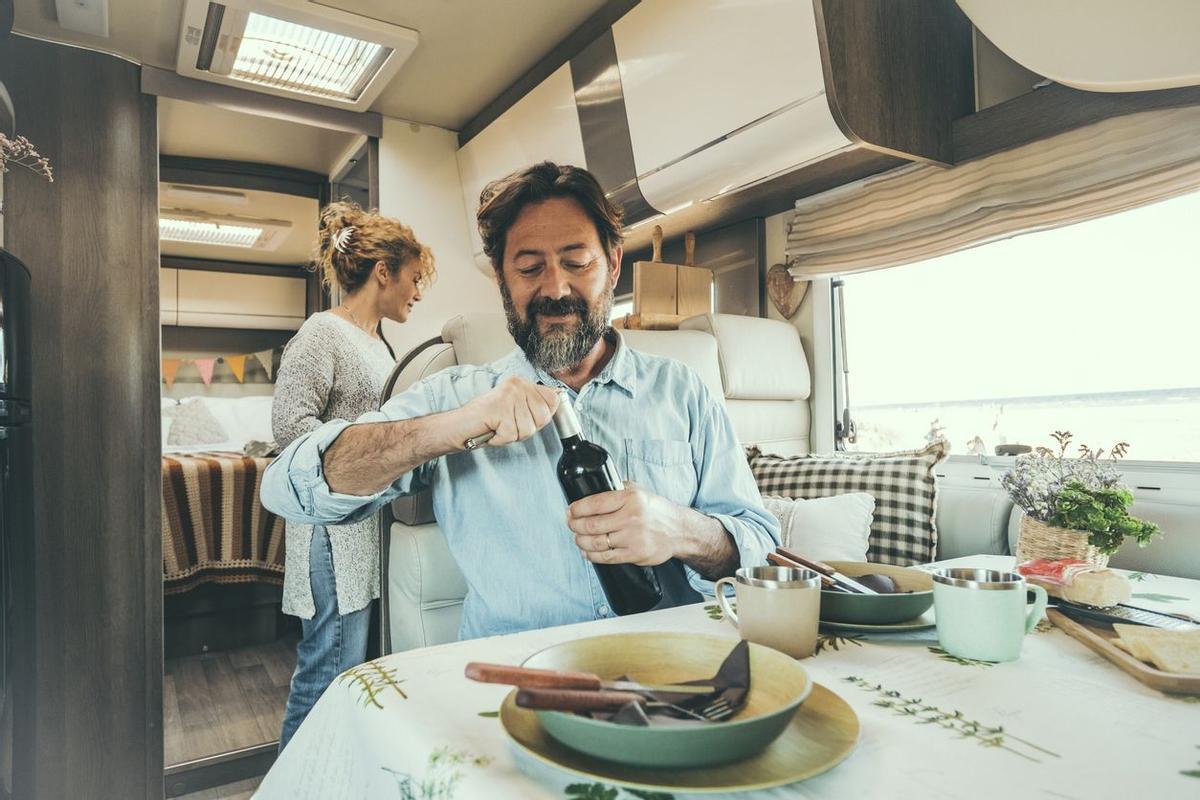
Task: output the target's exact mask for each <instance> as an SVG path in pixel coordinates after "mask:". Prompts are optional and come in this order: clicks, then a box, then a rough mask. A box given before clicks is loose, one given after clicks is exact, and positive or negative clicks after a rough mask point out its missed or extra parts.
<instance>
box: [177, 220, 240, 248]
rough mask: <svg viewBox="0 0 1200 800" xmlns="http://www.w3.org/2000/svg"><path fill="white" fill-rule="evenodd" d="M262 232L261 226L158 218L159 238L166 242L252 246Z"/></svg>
mask: <svg viewBox="0 0 1200 800" xmlns="http://www.w3.org/2000/svg"><path fill="white" fill-rule="evenodd" d="M262 234H263V229H262V228H256V227H253V226H251V225H233V224H229V223H222V222H203V221H199V220H193V219H171V218H170V217H160V218H159V220H158V235H159V238H160V239H162V240H163V241H166V242H188V243H190V244H215V245H221V246H222V247H254V245H255V244H257V243H258V239H259V237H260V236H262Z"/></svg>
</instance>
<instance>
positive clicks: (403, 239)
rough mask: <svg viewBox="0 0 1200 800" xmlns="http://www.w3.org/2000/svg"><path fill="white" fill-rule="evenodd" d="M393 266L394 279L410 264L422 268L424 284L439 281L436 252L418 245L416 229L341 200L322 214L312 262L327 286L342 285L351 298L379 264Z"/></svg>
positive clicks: (422, 282) (328, 206)
mask: <svg viewBox="0 0 1200 800" xmlns="http://www.w3.org/2000/svg"><path fill="white" fill-rule="evenodd" d="M379 261H382V262H384V263H385V264H387V265H388V269H389V270H390V271H391V273H392V274H393V275H395V274H396V273H397V272H399V271H400V268H401V267H402V266H404V265H405V264H407V263H409V262H410V261H416V262H418V263H419V264H420V268H421V274H420V285H421V286H422V287H426V286H429V285H430V284H431V283H433V280H434V278H435V277H436V276H437V269H436V268H435V267H434V263H433V252H432V251H431V250H430V249H429V248H428V247H426V246H425V245H423V244H421V242H419V241H417V237H416V235H414V234H413V232H412V228H410V227H408V226H407V225H405V224H404V223H402V222H400V220H397V219H392V218H391V217H385V216H383V215H382V214H380V213H379V212H378V211H376V210H374V209H372V210H371V211H364V210H363V208H362V206H360V205H359V204H358V203H354V202H350V201H348V200H340V201H337V202H334V203H330V204H329V205H327V206H325V208H323V209H321V228H320V232H319V234H318V236H317V246H316V249H315V250H314V251H313V262H314V264H315V266H316V267H317V268H318V269H320V270H321V273H322V275H323V276H324V279H325V283H326V284H327V285H332V284H333V283H335V282H336V283H337V284H338V285H339V286H341V287H342V290H343V291H345V292H347V293H350V292H353V291H355V290H356V289H358V288H360V287H361V286H362V285H363V284H365V283H366V282H367V279H368V278H369V277H370V276H371V271H372V270H373V269H374V268H375V264H376V262H379Z"/></svg>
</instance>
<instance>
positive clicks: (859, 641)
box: [813, 633, 863, 655]
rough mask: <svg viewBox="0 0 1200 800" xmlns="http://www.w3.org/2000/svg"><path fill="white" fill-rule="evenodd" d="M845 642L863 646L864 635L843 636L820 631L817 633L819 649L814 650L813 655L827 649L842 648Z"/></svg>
mask: <svg viewBox="0 0 1200 800" xmlns="http://www.w3.org/2000/svg"><path fill="white" fill-rule="evenodd" d="M844 644H852V645H855V646H857V647H862V646H863V637H861V636H854V635H846V636H841V635H839V634H836V633H819V634H817V649H816V650H815V651H813V655H820V654H821V653H822V652H824V651H825V650H840V649H842V645H844Z"/></svg>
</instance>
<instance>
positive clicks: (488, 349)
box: [380, 314, 810, 653]
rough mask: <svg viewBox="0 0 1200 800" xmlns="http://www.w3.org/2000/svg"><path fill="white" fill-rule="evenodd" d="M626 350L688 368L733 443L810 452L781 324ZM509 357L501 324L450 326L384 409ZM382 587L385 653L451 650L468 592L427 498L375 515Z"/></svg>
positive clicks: (390, 391) (478, 317)
mask: <svg viewBox="0 0 1200 800" xmlns="http://www.w3.org/2000/svg"><path fill="white" fill-rule="evenodd" d="M622 336H623V337H624V338H625V342H626V344H628V345H629V346H630V347H632V348H634V349H635V350H640V351H642V352H645V353H652V354H655V355H662V356H667V357H669V358H675V359H678V360H679V361H682V362H683V363H685V364H687V365H688V366H690V367H691V368H692V369H693V370H695V371H696V373H697V374H698V375H699V377H700V378H701V380H703V381H704V383H705V384H706V385H707V386H708V387H709V389H710V390H711V391H712V392H713V394H714V395H715V396H716V397H718V398H721V399H722V400H723V401H724V403H725V405H726V408H727V409H728V411H729V416H730V419H731V420H732V422H733V426H734V430H735V431H736V432H737V434H738V438H739V440H740V441H741V442H742V443H743V444H746V445H749V444H757V445H759V446H760V447H762V448H763V449H765V450H769V451H771V452H776V453H785V454H792V453H806V452H808V450H809V423H810V419H809V406H808V396H809V392H810V381H809V372H808V362H807V360H806V359H805V357H804V349H803V348H802V346H801V344H800V334H799V332H798V331H797V330H796V329H795V328H794V327H793V326H792V325H790V324H788V323H786V322H779V321H777V320H768V319H759V318H756V317H738V316H734V315H730V314H704V315H701V316H698V317H693V318H691V319H689V320H686V321H685V322H684V324H683V325H682V326H681V327H680V330H677V331H640V330H630V331H622ZM515 347H516V344H515V343H514V341H513V339H512V336H511V335H509V332H508V325H507V322H506V320H505V316H504V315H503V314H471V315H463V316H458V317H455V318H453V319H451V320H450V321H449V322H447V323H446V324H445V325H444V326H443V327H442V335H441V336H440V337H439V338H437V339H431V340H429V341H427V342H425V343H423V344H421V345H418V346H417V347H416V348H414V349H413V350H412V351H411V352H410V353H408V354H407V355H405V356H404V357H403V358H402V359H401V360H400V361H399V363H398V364H397V365H396V368H395V370H393V372H392V375H391V377H390V378H389V379H388V382H387V384H386V385H385V388H384V392H383V398H382V399H383V401H384V402H386V401H387V400H388V399H390V398H391V397H392V396H393V395H396V394H398V393H400V392H403V391H404V390H406V389H408V388H409V387H410V386H412V385H413V384H414V383H416V382H417V381H419V380H421V379H422V378H424V377H426V376H428V375H432V374H434V373H436V372H440V371H441V370H443V369H446V368H447V367H451V366H454V365H456V364H486V363H488V362H491V361H495V360H496V359H499V358H502V357H503V356H505V355H506V354H508V353H509V352H511V351H512V350H513V349H514V348H515ZM380 531H381V536H382V541H381V547H380V552H381V558H380V566H381V568H382V570H383V575H382V580H381V581H380V586H381V594H382V602H381V607H382V612H383V613H382V622H383V637H382V638H383V649H384V652H385V653H390V652H397V651H400V650H408V649H412V648H416V647H425V646H429V645H433V644H440V643H442V642H447V641H453V640H454V638H455V636H456V634H457V631H458V623H459V619H460V617H461V613H462V600H463V597H464V596H465V595H466V583H465V581H464V580H463V577H462V573H461V572H460V571H459V570H458V568H457V565H456V564H455V561H454V558H453V555H452V554H451V553H450V550H449V547H448V546H447V545H446V539H445V537H444V536H443V535H442V533H441V531H440V530H439V529H438V528H437V525H436V523H435V521H434V517H433V506H432V501H431V497H430V496H429V493H427V492H425V493H421V494H418V495H414V496H412V497H402V498H397V499H396V500H395V501H393V502H392V504H391V505H390V506H389V507H388V508H385V509H384V511H383V512H382V519H381V524H380Z"/></svg>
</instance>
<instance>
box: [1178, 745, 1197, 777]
mask: <svg viewBox="0 0 1200 800" xmlns="http://www.w3.org/2000/svg"><path fill="white" fill-rule="evenodd" d="M1196 749H1197V750H1200V744H1198V745H1196ZM1196 766H1197V767H1200V762H1197V764H1196ZM1179 774H1180V775H1186V776H1187V777H1189V778H1200V769H1181V770H1179Z"/></svg>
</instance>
